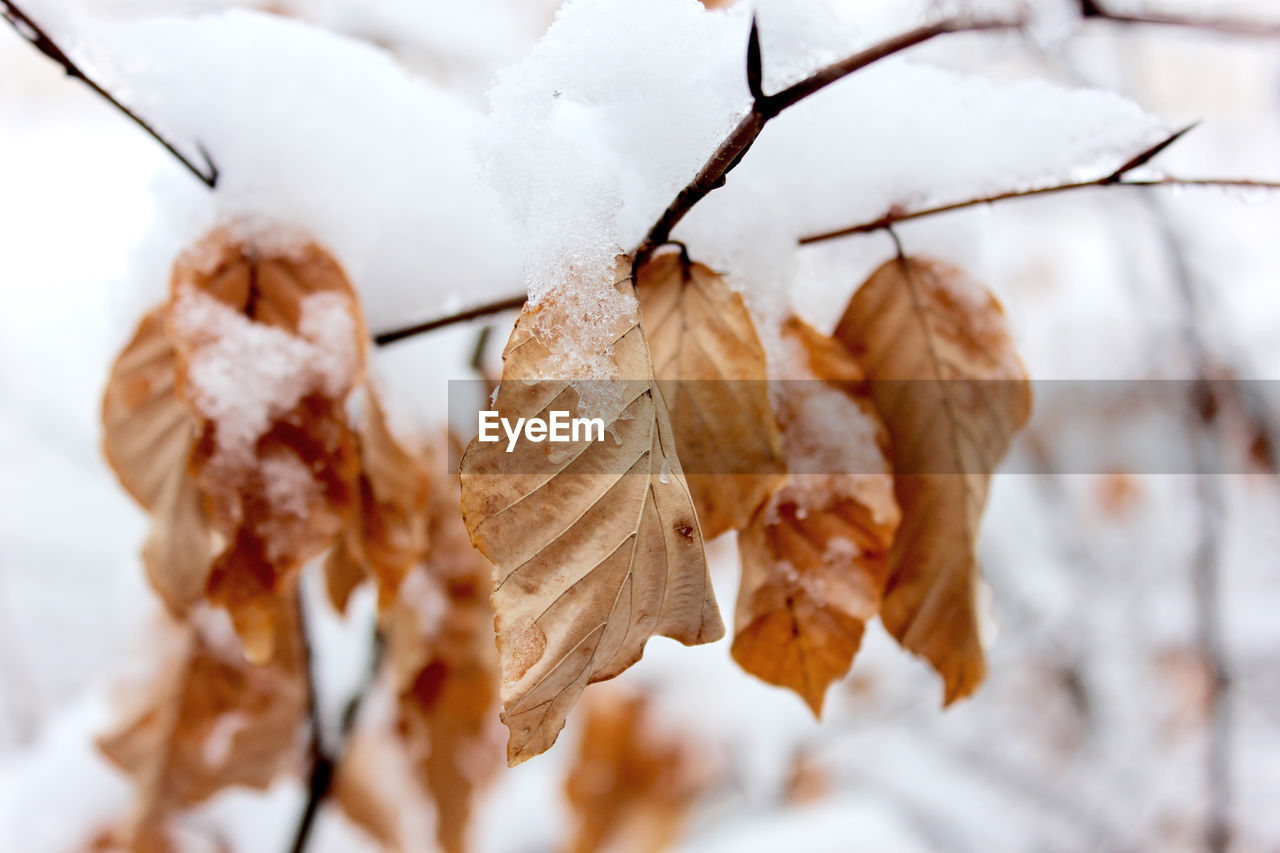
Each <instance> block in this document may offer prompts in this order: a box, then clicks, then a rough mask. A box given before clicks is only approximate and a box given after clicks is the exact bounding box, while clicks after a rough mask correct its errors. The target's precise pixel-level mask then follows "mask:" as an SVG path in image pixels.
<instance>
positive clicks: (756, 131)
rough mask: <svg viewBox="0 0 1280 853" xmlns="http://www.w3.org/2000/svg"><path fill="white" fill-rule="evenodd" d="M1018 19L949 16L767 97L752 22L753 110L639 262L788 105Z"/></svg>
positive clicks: (662, 221)
mask: <svg viewBox="0 0 1280 853" xmlns="http://www.w3.org/2000/svg"><path fill="white" fill-rule="evenodd" d="M1022 24H1023V21H1022V20H1021V19H1010V20H987V21H966V20H960V19H948V20H945V21H940V22H938V23H935V24H928V25H926V26H923V27H917V28H916V29H914V30H909V31H907V32H905V33H902V34H900V35H897V36H894V37H893V38H890V39H886V40H885V41H882V42H880V43H879V44H875V45H872V46H871V47H869V48H867V49H866V50H863V51H860V52H858V53H855V54H853V55H852V56H849V57H846V58H845V59H842V60H840V61H838V62H834V63H832V64H831V65H828V66H826V67H825V68H820V69H819V70H817V71H815V72H814V73H813V74H810V75H809V76H808V77H806V78H804V79H803V80H801V81H800V82H798V83H796V84H794V85H792V86H789V87H787V88H786V89H783V90H782V91H781V92H776V93H774V94H772V95H766V94H765V93H764V91H763V90H762V88H761V83H760V80H761V78H762V76H763V72H762V69H761V58H760V36H759V32H758V31H757V29H756V25H755V21H754V20H753V21H752V25H751V35H750V37H749V38H748V41H747V87H748V89H749V90H750V91H751V96H752V100H751V110H750V111H749V112H748V113H747V114H746V115H745V116H743V118H742V120H741V121H739V122H738V125H737V127H735V128H734V129H733V131H732V132H731V133H730V134H729V136H728V138H727V139H725V140H724V141H723V142H722V143H720V146H719V147H718V148H717V149H716V150H715V152H714V153H713V154H712V155H711V158H710V159H708V160H707V162H706V163H705V164H703V166H702V168H701V169H699V170H698V174H697V175H695V176H694V178H693V180H692V181H690V182H689V184H688V185H687V186H686V187H685V188H684V189H682V190H680V192H679V194H678V195H677V196H676V197H675V200H674V201H672V202H671V204H670V205H668V207H667V209H666V210H665V211H663V213H662V216H660V217H659V218H658V221H657V222H655V223H654V224H653V227H652V228H650V229H649V233H648V234H647V235H646V236H645V238H644V241H643V242H642V243H641V244H640V246H639V248H637V249H636V253H635V257H636V261H637V263H639V262H642V261H643V260H644V259H645V258H646V257H648V255H649V254H651V253H652V252H653V250H654V249H656V248H657V247H658V246H660V245H661V244H663V243H665V242H666V241H667V239H668V238H669V237H670V236H671V229H673V228H675V226H676V225H677V224H678V223H679V222H680V220H681V219H683V218H684V216H685V214H687V213H688V212H689V211H690V210H691V209H693V206H694V205H695V204H697V203H698V202H699V201H701V200H702V199H703V198H705V197H706V196H707V194H708V193H710V192H711V191H712V190H714V189H717V188H718V187H722V186H724V182H725V176H726V175H728V174H729V172H730V171H732V170H733V168H734V167H735V166H737V165H738V164H739V163H740V162H742V158H743V156H745V155H746V153H747V151H748V150H750V148H751V145H752V144H753V143H754V142H755V141H756V138H757V137H758V136H759V135H760V132H761V131H762V130H764V126H765V124H767V123H768V122H769V120H770V119H772V118H774V117H775V116H777V115H778V114H779V113H781V112H782V111H783V110H785V109H787V108H788V107H792V106H795V105H796V104H798V103H799V102H800V101H802V100H804V99H805V98H807V97H809V96H810V95H812V94H815V93H816V92H819V91H821V90H822V89H824V88H826V87H827V86H830V85H831V84H832V83H834V82H836V81H837V80H841V79H843V78H845V77H848V76H849V75H850V74H852V73H854V72H855V71H859V70H861V69H863V68H866V67H867V66H868V65H871V64H872V63H875V62H879V61H880V60H881V59H884V58H886V57H889V56H892V55H894V54H895V53H900V52H901V51H904V50H906V49H907V48H910V47H914V46H915V45H918V44H922V43H924V42H926V41H929V40H930V39H933V38H936V37H937V36H940V35H946V34H948V33H966V32H981V31H987V30H1011V29H1017V28H1018V27H1020V26H1022Z"/></svg>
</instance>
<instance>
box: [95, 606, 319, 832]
mask: <svg viewBox="0 0 1280 853" xmlns="http://www.w3.org/2000/svg"><path fill="white" fill-rule="evenodd" d="M277 609H278V612H277V614H275V618H274V619H273V624H274V625H275V626H276V628H277V630H278V635H277V637H276V638H275V642H274V643H273V649H274V653H273V655H272V657H271V659H270V660H269V661H267V662H266V663H264V664H262V665H256V664H252V663H249V662H248V661H247V660H246V659H245V658H244V655H243V653H242V650H241V649H240V647H239V644H238V642H236V641H235V639H234V637H229V636H219V632H218V631H216V630H210V626H208V625H206V624H204V623H207V622H210V621H211V620H201V619H196V620H194V621H193V622H192V623H191V624H186V625H183V626H181V628H180V630H181V631H182V634H183V637H184V640H183V642H184V643H185V646H183V647H182V648H181V650H180V651H179V652H178V653H177V654H176V655H175V658H174V660H172V661H171V662H170V663H171V665H170V666H168V667H166V668H165V669H164V670H163V671H162V672H160V673H159V677H158V678H157V679H156V680H155V683H154V684H153V685H152V686H151V688H150V689H149V690H147V691H145V692H144V694H142V695H141V697H140V702H139V704H140V708H139V709H137V710H136V711H135V713H133V714H132V715H130V717H129V720H130V721H129V722H128V723H127V724H126V725H125V726H124V727H122V728H121V729H120V730H119V731H117V732H115V733H114V734H111V735H109V736H106V737H103V738H102V739H100V740H99V742H98V746H99V748H100V749H101V750H102V752H103V753H104V754H105V755H106V756H107V758H109V759H110V760H111V761H112V762H113V763H115V764H116V765H118V766H119V767H120V768H121V769H122V770H124V771H125V772H126V773H127V774H129V775H130V776H131V777H133V780H134V784H135V786H136V788H137V802H136V808H135V812H134V816H133V818H132V819H131V820H130V822H129V824H128V827H127V829H126V832H125V833H124V838H123V840H122V843H123V844H124V845H125V846H127V847H129V848H130V849H132V850H138V851H140V853H150V851H152V850H157V851H160V850H167V849H168V848H167V846H166V845H167V843H168V842H167V840H166V839H167V838H168V826H169V821H170V819H171V818H172V817H173V816H175V815H176V814H178V813H179V812H181V811H182V810H183V809H185V808H187V807H189V806H192V805H195V804H197V803H200V802H203V801H204V800H207V799H208V798H209V797H211V796H213V795H214V794H216V793H218V792H219V791H221V790H223V789H225V788H228V787H231V786H234V785H246V786H249V787H253V788H259V789H265V788H267V787H268V786H269V785H270V784H271V782H272V781H273V780H274V779H275V777H276V775H277V773H278V772H279V771H280V770H281V769H282V768H283V767H284V766H285V765H286V764H287V763H288V762H289V760H290V759H291V758H292V757H294V756H295V755H296V752H297V747H298V744H299V737H298V735H299V732H300V731H301V727H302V725H303V722H304V719H305V717H306V708H307V675H306V662H305V657H304V654H303V650H302V642H301V635H300V629H299V623H298V614H297V610H296V605H295V604H294V603H293V602H292V601H290V603H289V604H288V605H285V604H281V605H279V606H278V608H277ZM204 615H206V616H208V615H212V614H208V613H206V614H204ZM213 627H215V628H216V626H213Z"/></svg>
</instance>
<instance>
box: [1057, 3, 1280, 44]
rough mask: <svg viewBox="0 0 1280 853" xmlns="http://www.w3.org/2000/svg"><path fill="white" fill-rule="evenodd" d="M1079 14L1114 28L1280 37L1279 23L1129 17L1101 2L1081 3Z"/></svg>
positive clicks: (1159, 15)
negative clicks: (1140, 26) (1128, 26)
mask: <svg viewBox="0 0 1280 853" xmlns="http://www.w3.org/2000/svg"><path fill="white" fill-rule="evenodd" d="M1080 14H1081V16H1083V17H1084V18H1085V19H1086V20H1095V21H1111V22H1112V23H1116V24H1152V25H1156V26H1164V27H1181V28H1183V29H1189V30H1203V31H1205V32H1215V33H1223V34H1225V35H1235V36H1254V37H1257V38H1276V37H1280V21H1277V22H1274V23H1271V22H1259V21H1243V20H1238V19H1232V18H1201V17H1193V16H1189V15H1171V14H1166V13H1160V12H1153V13H1150V14H1141V15H1140V14H1129V13H1124V12H1113V11H1111V10H1110V9H1108V8H1107V7H1106V5H1105V4H1104V3H1102V2H1100V0H1080Z"/></svg>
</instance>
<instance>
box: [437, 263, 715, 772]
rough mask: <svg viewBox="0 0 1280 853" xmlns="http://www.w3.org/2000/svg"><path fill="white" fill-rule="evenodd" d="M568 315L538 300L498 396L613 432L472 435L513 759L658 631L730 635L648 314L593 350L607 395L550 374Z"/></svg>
mask: <svg viewBox="0 0 1280 853" xmlns="http://www.w3.org/2000/svg"><path fill="white" fill-rule="evenodd" d="M616 281H617V288H618V290H619V292H620V293H621V295H622V296H623V297H625V298H630V297H633V296H634V288H633V286H632V281H631V276H630V260H629V259H625V258H623V259H620V260H619V265H618V269H617V274H616ZM566 314H567V312H566V310H565V309H564V308H563V307H561V306H560V305H559V303H557V301H556V299H555V298H554V297H548V298H546V299H545V300H544V301H543V303H542V304H540V305H538V306H536V307H529V306H526V307H525V309H524V311H523V312H522V313H521V315H520V318H519V320H517V322H516V327H515V329H514V331H513V332H512V333H511V338H510V340H509V341H508V342H507V347H506V350H505V352H504V353H503V374H502V384H501V386H500V387H499V389H498V396H497V401H496V404H495V406H494V408H495V409H496V410H497V411H498V412H499V415H500V416H502V417H507V418H512V419H513V420H514V419H515V418H516V417H525V416H531V415H538V413H540V412H542V411H543V410H546V409H555V410H565V411H568V412H570V413H571V416H575V417H576V416H582V415H584V409H585V410H586V413H587V414H589V415H590V416H592V417H601V418H602V419H603V420H604V422H605V423H606V424H607V425H608V428H609V435H606V436H605V440H604V441H600V442H591V441H589V440H588V441H581V442H577V443H571V444H560V445H551V444H539V443H535V442H531V441H528V440H521V441H519V442H517V443H516V445H515V450H514V452H512V453H507V452H506V448H505V446H504V445H502V444H488V443H482V442H480V441H478V440H473V441H472V443H471V444H470V446H469V447H468V448H467V452H466V454H465V455H464V457H463V459H462V463H461V471H462V511H463V518H464V520H465V521H466V525H467V529H468V530H469V531H470V534H471V541H472V543H473V544H474V545H475V546H476V547H477V548H479V549H480V551H481V552H482V553H484V554H485V555H486V556H488V557H489V559H490V560H492V561H493V562H494V564H495V567H496V577H495V589H494V592H493V606H494V612H495V620H494V621H495V627H496V631H497V640H498V651H499V655H500V658H501V662H502V676H503V684H502V704H503V715H502V718H503V722H505V723H506V725H507V727H508V728H509V729H510V730H511V739H510V741H509V742H508V745H507V758H508V761H509V762H510V763H512V764H518V763H520V762H521V761H524V760H525V759H527V758H529V757H531V756H533V755H537V754H538V753H541V752H544V751H545V750H546V749H547V748H548V747H550V746H551V744H552V743H553V742H554V741H555V738H556V735H557V734H559V732H560V730H561V728H563V726H564V721H565V718H566V716H567V715H568V713H569V710H570V709H571V708H572V707H573V705H574V703H576V702H577V700H578V697H579V695H580V694H581V693H582V690H583V689H584V688H585V687H586V685H587V684H589V683H591V682H595V681H602V680H605V679H608V678H612V677H614V676H615V675H617V674H618V673H620V672H622V671H623V670H625V669H626V668H627V667H629V666H631V665H632V664H633V663H635V662H636V661H637V660H639V659H640V656H641V654H642V653H643V650H644V643H645V641H646V640H647V639H648V638H649V637H650V636H653V635H654V634H662V635H665V636H668V637H671V638H673V639H676V640H679V641H680V642H682V643H685V644H694V643H705V642H711V641H713V640H716V639H719V638H720V637H721V636H722V635H723V633H724V626H723V624H722V623H721V621H720V614H719V611H718V610H717V608H716V604H715V598H714V595H713V593H712V590H711V582H710V578H709V577H708V574H707V565H706V557H705V555H704V553H703V548H702V534H701V532H700V530H699V528H698V520H697V517H696V514H695V512H694V508H693V501H692V498H691V497H690V495H689V490H688V487H687V485H686V483H685V480H684V476H683V474H682V472H681V468H680V462H679V459H678V458H677V457H676V451H675V445H674V438H673V435H672V430H671V423H670V421H669V420H668V418H667V413H666V409H665V406H664V405H663V402H662V396H661V394H660V393H659V392H658V389H657V385H656V380H655V378H654V374H653V366H652V363H651V362H650V359H649V352H648V347H647V345H646V343H645V338H644V332H643V331H642V330H641V327H640V324H639V320H638V318H637V317H634V316H630V317H623V318H621V319H620V320H619V321H618V323H617V325H616V327H615V328H614V329H613V330H612V331H613V334H612V335H611V336H610V338H611V340H612V344H611V346H610V347H608V350H607V351H603V352H598V353H595V352H593V353H587V354H586V355H588V356H591V357H593V358H596V359H598V360H599V363H601V364H602V365H603V368H602V372H603V373H604V374H605V378H607V379H611V380H614V381H612V382H610V383H609V385H608V390H609V391H611V392H613V393H612V394H600V393H598V389H599V384H598V383H597V384H596V386H594V387H595V393H592V395H591V396H592V398H593V399H592V400H591V402H590V404H589V407H586V406H583V405H582V400H581V399H580V397H579V394H580V391H579V388H580V387H582V386H578V385H575V384H574V383H572V382H570V381H567V380H552V379H551V377H554V376H556V375H557V373H559V372H561V370H562V368H561V366H560V365H561V364H562V362H561V361H560V360H559V359H558V358H557V356H556V355H555V354H554V353H553V352H552V349H550V348H549V346H548V343H547V342H546V341H544V340H542V339H540V338H539V337H538V336H537V335H536V334H535V332H534V329H535V328H539V329H543V330H546V329H551V330H557V329H559V330H564V329H571V328H572V325H571V324H572V323H573V322H574V321H575V319H576V318H573V317H570V316H566ZM539 380H542V381H539ZM597 396H599V397H602V398H605V399H601V400H595V399H594V397H597ZM624 472H625V473H624Z"/></svg>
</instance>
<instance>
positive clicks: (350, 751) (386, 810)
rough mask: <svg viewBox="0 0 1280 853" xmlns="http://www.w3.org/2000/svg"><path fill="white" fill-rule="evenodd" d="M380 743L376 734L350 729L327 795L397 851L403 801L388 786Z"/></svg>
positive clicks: (371, 832)
mask: <svg viewBox="0 0 1280 853" xmlns="http://www.w3.org/2000/svg"><path fill="white" fill-rule="evenodd" d="M383 745H384V742H383V741H379V740H378V739H377V738H376V737H373V736H371V735H367V734H365V733H363V732H360V731H355V732H353V733H352V734H351V737H350V739H349V740H348V741H347V745H346V749H344V750H343V753H342V761H340V762H339V763H338V768H337V773H336V775H335V776H334V779H333V791H332V793H331V794H330V798H331V801H332V802H334V803H336V804H337V805H338V806H340V807H341V808H342V811H343V814H345V815H346V816H347V819H348V820H350V821H351V822H352V823H354V824H355V825H356V826H358V827H360V828H361V829H363V830H364V831H365V832H366V833H368V835H369V837H370V838H372V839H374V840H375V841H377V842H378V844H380V845H382V847H384V848H386V849H387V850H392V851H396V853H400V851H402V850H403V849H404V845H403V843H402V841H401V828H400V813H401V809H403V808H404V807H405V805H404V804H403V803H402V802H401V801H400V798H399V797H397V796H396V794H398V793H400V792H399V791H397V790H396V789H395V788H394V787H392V789H391V790H388V788H389V787H391V786H390V785H389V784H388V783H389V782H390V781H391V780H390V779H388V774H387V768H386V766H385V763H384V761H383V759H384V755H383V754H381V753H380V751H379V747H382V746H383Z"/></svg>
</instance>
